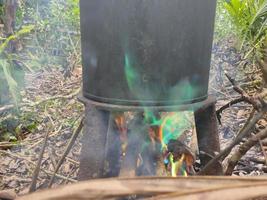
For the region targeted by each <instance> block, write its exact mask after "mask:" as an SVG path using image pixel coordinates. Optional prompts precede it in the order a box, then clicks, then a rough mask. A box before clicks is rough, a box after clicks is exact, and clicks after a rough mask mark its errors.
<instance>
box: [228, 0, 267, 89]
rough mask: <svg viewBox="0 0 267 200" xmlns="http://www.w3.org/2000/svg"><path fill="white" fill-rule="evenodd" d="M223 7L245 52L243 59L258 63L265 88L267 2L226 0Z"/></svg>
mask: <svg viewBox="0 0 267 200" xmlns="http://www.w3.org/2000/svg"><path fill="white" fill-rule="evenodd" d="M224 5H225V8H226V10H227V11H228V13H229V15H230V16H231V19H232V22H233V24H234V25H235V27H236V30H237V35H238V37H239V38H240V41H241V45H240V49H241V50H242V51H244V52H245V56H244V58H243V59H250V60H251V61H252V62H254V63H258V65H259V67H260V69H261V71H262V74H263V85H264V87H267V85H266V84H267V51H266V50H267V37H266V36H267V35H266V33H267V32H266V31H267V0H228V1H225V3H224Z"/></svg>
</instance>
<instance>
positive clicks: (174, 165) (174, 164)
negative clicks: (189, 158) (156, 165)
mask: <svg viewBox="0 0 267 200" xmlns="http://www.w3.org/2000/svg"><path fill="white" fill-rule="evenodd" d="M184 165H185V154H182V156H181V158H180V159H179V160H178V161H174V159H173V156H172V158H171V176H172V177H176V176H177V175H181V176H187V171H186V169H185V167H184Z"/></svg>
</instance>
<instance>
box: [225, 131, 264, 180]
mask: <svg viewBox="0 0 267 200" xmlns="http://www.w3.org/2000/svg"><path fill="white" fill-rule="evenodd" d="M265 138H267V128H265V129H264V130H262V131H261V132H259V133H257V134H256V135H253V136H252V137H251V138H249V139H248V141H246V142H245V143H244V144H242V145H240V147H239V148H238V150H237V151H236V152H235V153H234V154H233V155H232V156H231V158H230V159H229V160H228V166H227V169H226V171H225V175H231V174H232V173H233V170H234V168H235V166H236V165H237V163H238V161H239V160H240V159H241V158H242V157H243V156H244V155H245V154H246V153H247V152H248V151H249V150H250V149H251V148H252V147H253V146H255V145H256V144H257V143H258V142H259V140H263V139H265Z"/></svg>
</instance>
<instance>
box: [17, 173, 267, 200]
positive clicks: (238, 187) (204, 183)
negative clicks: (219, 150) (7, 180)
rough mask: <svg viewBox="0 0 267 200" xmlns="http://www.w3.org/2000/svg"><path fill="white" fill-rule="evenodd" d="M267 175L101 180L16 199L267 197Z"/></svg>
mask: <svg viewBox="0 0 267 200" xmlns="http://www.w3.org/2000/svg"><path fill="white" fill-rule="evenodd" d="M266 188H267V179H266V178H235V177H178V178H167V177H166V178H164V177H153V178H151V177H147V178H132V179H129V178H124V179H123V178H120V179H102V180H92V181H87V182H80V183H77V184H73V185H66V186H63V187H59V188H55V189H50V190H45V191H40V192H36V193H32V194H30V195H26V196H22V197H19V198H17V199H18V200H32V199H34V200H63V199H64V200H83V199H105V200H106V199H118V198H127V197H129V196H135V197H141V198H144V199H145V198H151V197H153V199H177V198H179V199H182V200H183V199H190V200H191V199H222V197H226V198H223V199H251V198H255V197H259V196H265V197H266V196H267V190H266Z"/></svg>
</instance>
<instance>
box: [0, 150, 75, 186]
mask: <svg viewBox="0 0 267 200" xmlns="http://www.w3.org/2000/svg"><path fill="white" fill-rule="evenodd" d="M0 154H5V155H8V156H10V157H15V158H17V159H22V160H25V161H27V162H28V163H29V164H31V165H33V166H35V163H34V162H33V161H31V160H28V159H27V158H25V157H23V156H21V155H17V154H15V153H12V152H8V151H3V150H0ZM40 170H41V171H42V172H44V173H45V174H47V175H49V176H52V175H53V174H54V173H53V172H51V171H49V170H45V169H43V168H40ZM55 176H56V177H58V178H61V179H64V180H68V181H70V182H73V183H76V182H77V180H74V179H72V178H66V177H65V176H62V175H60V174H56V175H55Z"/></svg>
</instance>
